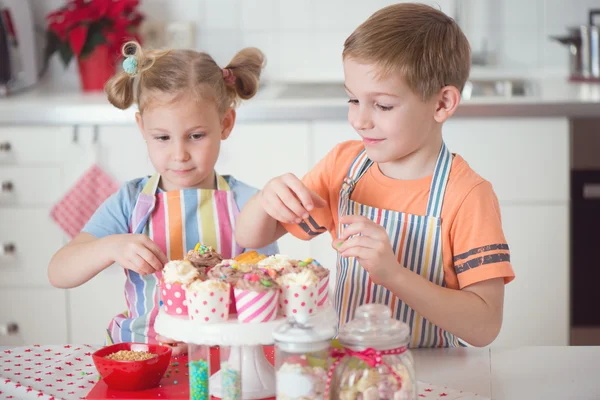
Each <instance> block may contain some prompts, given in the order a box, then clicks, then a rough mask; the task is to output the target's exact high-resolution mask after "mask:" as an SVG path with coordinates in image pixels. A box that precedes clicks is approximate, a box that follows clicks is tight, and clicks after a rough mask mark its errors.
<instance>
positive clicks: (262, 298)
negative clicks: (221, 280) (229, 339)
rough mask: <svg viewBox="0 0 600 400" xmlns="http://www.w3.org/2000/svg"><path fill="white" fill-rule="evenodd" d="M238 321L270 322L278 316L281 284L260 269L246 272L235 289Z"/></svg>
mask: <svg viewBox="0 0 600 400" xmlns="http://www.w3.org/2000/svg"><path fill="white" fill-rule="evenodd" d="M234 294H235V302H236V307H237V318H238V321H240V322H243V323H260V322H269V321H273V320H275V319H276V318H277V306H278V300H279V285H278V284H277V282H275V280H274V279H273V278H271V277H270V276H269V275H268V274H264V273H263V272H262V271H260V270H256V271H253V272H248V273H245V274H244V275H243V276H242V278H241V279H239V280H238V281H237V283H236V284H235V289H234Z"/></svg>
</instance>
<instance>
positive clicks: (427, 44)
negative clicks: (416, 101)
mask: <svg viewBox="0 0 600 400" xmlns="http://www.w3.org/2000/svg"><path fill="white" fill-rule="evenodd" d="M343 58H344V59H347V58H351V59H354V60H356V61H359V62H366V63H374V64H376V65H377V66H378V67H379V68H381V71H380V74H381V76H387V75H388V74H390V73H400V74H401V75H402V78H403V79H404V80H405V81H406V82H407V84H408V85H409V87H410V88H411V89H412V91H413V92H414V93H415V94H417V95H418V96H419V97H421V99H422V100H427V99H429V98H431V96H433V95H434V94H435V93H437V92H438V91H439V90H440V89H441V88H442V87H444V86H447V85H451V86H455V87H456V88H457V89H458V90H459V91H462V90H463V87H464V85H465V82H466V81H467V79H468V78H469V70H470V66H471V48H470V46H469V41H468V40H467V38H466V37H465V35H464V33H463V32H462V30H461V29H460V27H459V26H458V24H457V23H456V22H455V21H454V20H453V19H452V18H450V17H448V16H447V15H446V14H444V13H443V12H441V11H439V10H436V9H435V8H433V7H430V6H428V5H425V4H415V3H399V4H394V5H391V6H388V7H385V8H382V9H381V10H379V11H377V12H375V13H374V14H373V15H371V16H370V17H369V19H367V20H366V21H365V22H363V23H362V24H361V25H360V26H359V27H358V28H356V30H354V32H353V33H352V34H351V35H350V36H349V37H348V39H346V42H345V43H344V52H343Z"/></svg>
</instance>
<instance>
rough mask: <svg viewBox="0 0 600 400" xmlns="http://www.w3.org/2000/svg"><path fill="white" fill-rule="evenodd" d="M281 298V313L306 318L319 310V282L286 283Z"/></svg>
mask: <svg viewBox="0 0 600 400" xmlns="http://www.w3.org/2000/svg"><path fill="white" fill-rule="evenodd" d="M280 291H281V295H280V298H279V314H280V315H282V316H284V317H286V318H287V317H290V316H293V317H297V318H306V317H309V316H311V315H313V314H315V313H316V312H317V300H318V286H317V284H313V285H308V286H300V285H284V286H282V287H281V290H280Z"/></svg>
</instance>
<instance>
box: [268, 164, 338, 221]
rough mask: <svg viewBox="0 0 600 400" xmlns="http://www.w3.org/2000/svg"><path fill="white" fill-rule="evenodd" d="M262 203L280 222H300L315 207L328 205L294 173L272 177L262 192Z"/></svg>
mask: <svg viewBox="0 0 600 400" xmlns="http://www.w3.org/2000/svg"><path fill="white" fill-rule="evenodd" d="M259 197H260V204H261V205H262V207H263V209H264V210H265V212H266V213H267V214H269V215H270V216H271V217H272V218H274V219H276V220H277V221H279V222H283V223H287V224H294V223H295V224H299V223H300V222H302V220H303V219H305V218H308V216H309V212H310V211H311V210H312V209H313V208H315V207H316V208H322V207H325V206H326V205H327V203H326V202H325V200H323V199H322V198H321V197H320V196H319V195H318V194H316V193H315V192H313V191H312V190H310V189H309V188H307V187H306V185H304V183H302V181H301V180H300V179H298V178H297V177H296V176H295V175H294V174H285V175H281V176H278V177H277V178H273V179H271V180H270V181H269V182H268V183H267V184H266V185H265V187H264V188H263V190H261V192H260V196H259Z"/></svg>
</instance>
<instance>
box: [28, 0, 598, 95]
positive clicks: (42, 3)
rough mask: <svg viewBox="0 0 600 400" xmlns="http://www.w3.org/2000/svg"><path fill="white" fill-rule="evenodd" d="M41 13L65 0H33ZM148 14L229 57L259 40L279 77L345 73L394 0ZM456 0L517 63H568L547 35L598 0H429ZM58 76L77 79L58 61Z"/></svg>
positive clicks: (162, 5)
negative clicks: (362, 28) (349, 46)
mask: <svg viewBox="0 0 600 400" xmlns="http://www.w3.org/2000/svg"><path fill="white" fill-rule="evenodd" d="M30 1H31V2H32V3H33V4H34V12H35V14H36V20H37V21H38V23H39V24H40V25H43V24H44V20H43V18H44V15H45V14H46V13H47V12H48V11H49V10H52V9H53V8H54V7H56V6H57V5H60V4H62V3H63V0H30ZM141 1H142V10H143V11H144V12H145V13H146V14H147V16H148V19H149V20H159V19H167V20H184V21H193V22H195V23H196V24H197V34H196V36H197V40H196V42H197V47H198V49H202V50H204V51H207V52H209V53H210V54H211V55H213V57H215V59H216V60H217V61H218V62H219V63H221V64H225V63H226V62H227V61H229V59H230V58H231V57H232V56H233V54H235V51H237V50H239V49H241V48H242V47H245V46H257V47H259V48H261V49H262V50H263V51H264V52H265V53H266V55H267V58H268V66H267V69H266V71H265V77H267V78H272V79H279V80H328V79H341V76H342V75H341V74H342V73H341V62H340V55H341V50H342V46H343V42H344V39H345V38H346V37H347V36H348V35H349V34H350V32H351V31H352V30H353V29H354V28H355V27H356V26H357V25H358V24H359V23H360V22H362V21H363V20H364V19H366V18H367V17H368V16H369V15H370V14H371V13H372V12H373V11H375V10H377V9H379V8H381V7H384V6H386V5H388V4H391V3H395V1H392V0H368V1H365V0H296V1H292V0H141ZM455 1H457V2H461V3H462V5H463V6H464V7H466V8H467V9H468V10H467V11H469V10H470V11H471V12H467V14H469V17H470V20H468V21H467V20H463V21H461V22H462V23H463V25H464V27H465V30H466V31H467V35H468V36H469V37H470V39H471V40H472V47H473V48H474V50H478V49H480V47H481V43H482V40H484V39H485V40H487V43H488V47H489V48H491V49H494V50H496V51H497V62H498V64H499V65H500V66H501V67H509V68H511V69H515V68H516V69H527V70H531V69H539V68H548V69H566V68H567V60H568V57H567V49H566V48H564V47H563V46H561V45H560V44H557V43H553V42H551V41H550V40H549V39H548V36H549V35H550V34H560V33H563V32H566V26H568V25H577V24H580V23H586V21H587V10H588V9H589V8H591V7H593V6H596V7H597V8H600V0H495V1H494V0H437V1H435V0H423V1H422V2H424V3H427V4H431V5H435V6H437V7H440V8H441V9H442V11H444V12H446V13H448V14H449V15H451V16H454V14H455V13H454V11H455ZM54 67H55V68H53V71H52V72H53V74H54V76H59V77H62V78H64V79H65V82H67V84H68V83H69V82H71V83H72V82H73V81H75V82H76V74H75V73H74V68H73V67H72V68H71V69H70V70H68V71H67V72H65V71H63V69H62V68H61V67H60V65H59V64H58V63H55V65H54Z"/></svg>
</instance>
